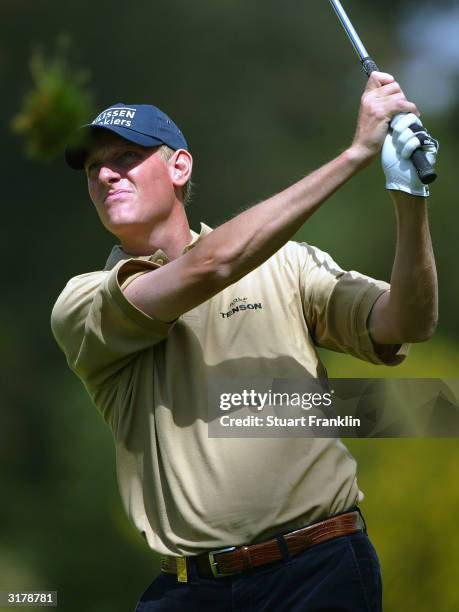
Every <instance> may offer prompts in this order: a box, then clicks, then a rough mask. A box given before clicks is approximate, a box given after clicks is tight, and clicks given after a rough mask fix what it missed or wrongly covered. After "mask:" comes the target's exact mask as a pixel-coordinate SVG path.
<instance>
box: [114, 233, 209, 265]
mask: <svg viewBox="0 0 459 612" xmlns="http://www.w3.org/2000/svg"><path fill="white" fill-rule="evenodd" d="M211 231H212V229H211V228H210V227H209V226H208V225H206V224H205V223H201V231H200V232H199V234H197V233H196V232H194V231H193V230H190V232H191V240H190V242H189V243H188V244H187V245H185V247H184V249H183V251H182V255H183V254H184V253H187V252H188V251H189V250H190V249H192V248H193V247H194V246H195V244H196V243H197V242H198V241H199V240H201V239H202V238H204V236H207V235H208V234H210V232H211ZM124 259H143V260H144V261H152V262H153V263H156V264H158V265H159V266H162V265H164V264H166V263H168V262H169V258H168V257H167V255H166V253H164V251H162V250H161V249H158V250H157V251H155V252H154V253H153V254H152V255H131V254H130V253H126V251H125V250H124V249H123V248H122V247H121V246H120V245H119V244H118V245H116V246H114V247H113V249H112V251H111V253H110V255H109V257H108V259H107V263H106V264H105V268H104V270H105V271H108V270H111V269H112V268H114V267H115V266H116V264H117V263H118V262H120V261H123V260H124Z"/></svg>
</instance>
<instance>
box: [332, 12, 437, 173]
mask: <svg viewBox="0 0 459 612" xmlns="http://www.w3.org/2000/svg"><path fill="white" fill-rule="evenodd" d="M330 2H331V5H332V6H333V8H334V10H335V12H336V14H337V15H338V19H339V20H340V22H341V25H342V26H343V29H344V30H345V32H346V34H347V35H348V37H349V40H350V41H351V43H352V46H353V47H354V49H355V50H356V52H357V55H358V56H359V58H360V61H361V63H362V67H363V69H364V71H365V73H366V75H367V76H368V77H369V76H370V74H371V73H372V72H375V71H379V68H378V66H377V65H376V63H375V62H374V61H373V59H372V58H371V57H370V56H369V55H368V52H367V50H366V48H365V47H364V45H363V43H362V41H361V40H360V37H359V35H358V34H357V32H356V31H355V28H354V26H353V25H352V23H351V21H350V19H349V17H348V16H347V14H346V11H345V10H344V9H343V7H342V5H341V2H340V1H339V0H330ZM410 128H411V129H412V130H413V131H415V132H416V131H418V129H419V128H418V125H417V124H413V125H412V126H410ZM411 161H412V162H413V164H414V167H415V168H416V172H417V174H418V176H419V179H420V181H421V182H422V183H424V184H425V185H428V184H429V183H433V182H434V180H435V179H436V178H437V174H436V172H435V170H434V168H433V167H432V165H431V164H430V162H429V160H428V159H427V157H426V154H425V153H424V151H423V150H422V149H416V150H415V151H414V152H413V154H412V155H411Z"/></svg>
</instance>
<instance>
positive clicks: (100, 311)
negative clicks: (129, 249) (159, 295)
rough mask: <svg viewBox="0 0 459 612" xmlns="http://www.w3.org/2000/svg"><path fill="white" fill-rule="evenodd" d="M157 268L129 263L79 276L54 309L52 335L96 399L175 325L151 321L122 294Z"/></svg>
mask: <svg viewBox="0 0 459 612" xmlns="http://www.w3.org/2000/svg"><path fill="white" fill-rule="evenodd" d="M155 268H156V265H155V264H153V263H152V262H149V261H143V260H128V261H121V262H119V263H118V264H117V265H116V266H115V267H114V268H113V269H112V270H110V271H102V272H93V273H90V274H83V275H81V276H77V277H75V278H73V279H71V280H70V281H69V283H68V284H67V286H66V287H65V289H64V290H63V291H62V293H61V294H60V296H59V298H58V299H57V301H56V304H55V305H54V308H53V311H52V315H51V328H52V331H53V334H54V336H55V338H56V341H57V343H58V344H59V346H60V348H61V349H62V350H63V351H64V353H65V355H66V357H67V361H68V364H69V366H70V368H71V369H72V370H73V371H74V372H75V373H76V374H77V375H78V376H79V377H80V378H81V379H82V381H83V382H84V384H85V386H86V388H87V390H88V392H89V394H90V395H91V397H92V398H93V399H94V398H95V396H96V395H97V393H98V392H100V391H101V389H102V388H103V387H104V385H105V384H106V383H107V382H109V381H112V380H113V377H114V376H116V374H118V373H119V372H120V371H121V370H122V369H123V368H124V367H125V366H126V365H127V364H128V363H129V362H130V361H131V360H132V359H133V358H134V357H135V356H136V355H137V354H138V353H139V352H141V351H143V350H144V349H147V348H148V347H151V346H153V345H155V344H157V343H159V342H161V340H163V339H164V338H165V337H166V336H167V334H168V332H169V330H170V329H171V327H172V326H173V325H174V322H172V323H164V322H162V321H158V320H155V319H153V318H151V317H149V316H148V315H146V314H145V313H143V312H142V311H141V310H139V309H138V308H136V307H135V306H134V305H133V304H132V303H131V302H129V300H127V298H126V297H125V296H124V293H123V291H122V285H123V286H124V285H126V284H127V283H128V282H129V281H130V280H132V279H133V278H135V277H136V276H137V275H139V274H144V273H145V272H149V271H150V270H152V269H155ZM96 404H97V402H96Z"/></svg>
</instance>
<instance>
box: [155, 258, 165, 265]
mask: <svg viewBox="0 0 459 612" xmlns="http://www.w3.org/2000/svg"><path fill="white" fill-rule="evenodd" d="M156 263H157V264H159V265H160V266H162V265H163V263H164V259H163V258H162V257H158V259H157V260H156Z"/></svg>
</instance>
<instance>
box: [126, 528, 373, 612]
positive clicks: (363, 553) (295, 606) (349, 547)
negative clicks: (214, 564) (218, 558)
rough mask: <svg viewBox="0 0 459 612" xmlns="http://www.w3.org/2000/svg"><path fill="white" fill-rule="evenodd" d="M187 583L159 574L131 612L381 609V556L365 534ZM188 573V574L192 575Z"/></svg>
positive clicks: (361, 611)
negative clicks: (245, 569)
mask: <svg viewBox="0 0 459 612" xmlns="http://www.w3.org/2000/svg"><path fill="white" fill-rule="evenodd" d="M190 566H191V567H190V569H189V572H188V573H189V576H188V582H187V583H182V582H178V581H177V577H176V576H175V575H174V574H166V573H162V574H161V575H160V576H158V578H156V579H155V580H154V581H153V582H152V584H151V585H150V586H149V587H148V589H147V590H146V591H145V593H144V594H143V595H142V598H141V599H140V601H139V602H138V604H137V607H136V609H135V612H157V611H158V612H159V611H161V612H206V611H209V612H381V610H382V586H381V574H380V566H379V560H378V557H377V555H376V551H375V549H374V548H373V545H372V544H371V542H370V540H369V539H368V536H367V534H366V533H364V532H361V533H355V534H352V535H350V536H343V537H339V538H335V539H333V540H329V541H327V542H324V543H323V544H318V545H316V546H313V547H312V548H309V549H308V550H305V551H304V552H302V553H300V554H298V555H295V556H294V557H291V559H290V560H286V561H279V562H277V563H274V564H271V565H267V566H262V567H259V568H256V569H254V570H253V571H252V572H250V573H243V574H236V575H234V576H227V577H222V578H215V579H213V578H200V577H199V576H198V575H197V573H196V568H195V565H194V563H191V564H190ZM190 574H191V575H190Z"/></svg>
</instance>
